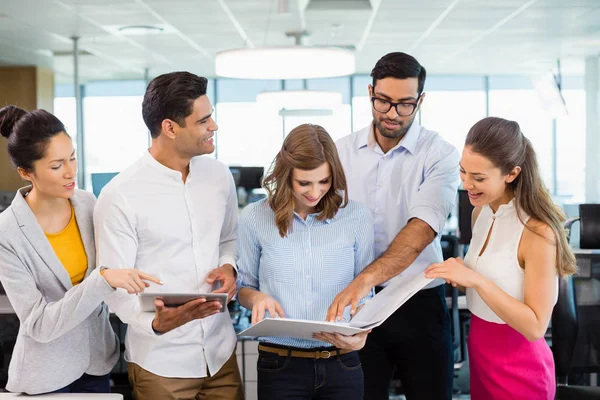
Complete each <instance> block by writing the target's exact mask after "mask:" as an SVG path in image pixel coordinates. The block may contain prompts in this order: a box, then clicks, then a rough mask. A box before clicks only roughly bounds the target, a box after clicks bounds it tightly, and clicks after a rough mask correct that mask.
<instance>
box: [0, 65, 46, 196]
mask: <svg viewBox="0 0 600 400" xmlns="http://www.w3.org/2000/svg"><path fill="white" fill-rule="evenodd" d="M53 100H54V74H53V73H52V72H51V71H49V70H46V69H43V68H37V67H23V66H19V67H2V68H0V107H4V106H5V105H8V104H16V105H17V106H19V107H21V108H24V109H26V110H34V109H36V108H43V109H45V110H48V111H50V112H52V111H53V108H54V107H53ZM6 145H7V142H6V140H5V139H4V138H2V140H1V141H0V191H14V190H16V189H18V188H20V187H22V186H24V185H25V182H24V181H23V180H21V178H20V177H19V175H18V174H17V172H16V171H15V169H14V168H13V166H12V165H11V163H10V159H9V157H8V152H7V150H6Z"/></svg>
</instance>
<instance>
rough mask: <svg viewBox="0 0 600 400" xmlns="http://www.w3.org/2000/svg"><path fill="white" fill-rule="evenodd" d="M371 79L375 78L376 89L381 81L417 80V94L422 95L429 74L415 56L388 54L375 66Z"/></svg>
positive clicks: (400, 53)
mask: <svg viewBox="0 0 600 400" xmlns="http://www.w3.org/2000/svg"><path fill="white" fill-rule="evenodd" d="M371 77H372V78H373V87H375V84H376V83H377V81H378V80H379V79H384V78H396V79H407V78H417V80H418V88H417V92H418V94H419V95H421V93H423V88H424V87H425V78H426V77H427V72H426V71H425V67H423V66H422V65H421V64H419V62H418V61H417V60H416V59H415V58H414V57H413V56H411V55H409V54H406V53H402V52H399V51H398V52H394V53H388V54H386V55H385V56H383V57H381V58H380V59H379V61H377V64H375V67H373V70H372V71H371Z"/></svg>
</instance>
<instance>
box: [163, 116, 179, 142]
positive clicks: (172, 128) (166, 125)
mask: <svg viewBox="0 0 600 400" xmlns="http://www.w3.org/2000/svg"><path fill="white" fill-rule="evenodd" d="M160 127H161V130H162V133H163V134H164V135H165V136H166V137H168V138H169V139H175V138H176V137H177V127H178V124H177V122H175V121H173V120H171V119H163V122H162V123H161V124H160Z"/></svg>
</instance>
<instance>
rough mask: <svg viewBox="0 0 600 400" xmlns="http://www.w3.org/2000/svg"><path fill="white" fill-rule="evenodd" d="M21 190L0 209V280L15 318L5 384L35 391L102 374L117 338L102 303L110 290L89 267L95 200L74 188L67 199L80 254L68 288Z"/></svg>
mask: <svg viewBox="0 0 600 400" xmlns="http://www.w3.org/2000/svg"><path fill="white" fill-rule="evenodd" d="M29 190H31V187H25V188H22V189H21V190H19V191H18V192H17V195H16V196H15V198H14V200H13V202H12V204H11V206H10V207H8V208H7V209H6V210H5V211H4V212H3V213H1V214H0V280H1V281H2V285H3V286H4V289H5V290H6V294H7V295H8V299H9V300H10V303H11V305H12V306H13V308H14V309H15V312H16V313H17V316H18V317H19V320H20V322H21V324H20V328H19V334H18V336H17V342H16V344H15V348H14V350H13V354H12V359H11V361H10V367H9V369H8V383H7V385H6V388H7V389H8V390H10V391H11V392H25V393H29V394H37V393H45V392H51V391H54V390H58V389H60V388H62V387H65V386H67V385H69V384H70V383H72V382H73V381H75V380H76V379H78V378H79V377H80V376H81V375H83V374H84V373H87V374H90V375H105V374H108V373H109V372H110V370H111V369H112V367H113V366H114V365H115V364H116V362H117V360H118V358H119V340H118V338H117V336H116V335H115V334H114V332H113V330H112V327H111V325H110V322H109V320H108V316H109V315H108V308H107V307H106V305H105V304H104V303H103V299H104V297H105V296H106V295H108V294H110V293H112V292H113V291H114V290H115V289H113V288H112V287H111V286H110V285H109V284H108V283H107V282H106V280H105V279H104V278H103V277H102V275H100V274H99V270H98V269H95V268H94V266H95V260H96V250H95V247H94V228H93V226H92V215H93V209H94V204H95V201H96V199H95V198H94V196H93V195H92V194H91V193H88V192H85V191H81V190H76V191H75V195H74V196H73V197H72V198H71V202H72V204H73V208H74V209H75V218H76V220H77V224H78V225H79V230H80V232H81V238H82V239H83V244H84V246H85V251H86V253H87V258H88V269H87V273H86V277H85V279H84V280H83V282H81V283H80V284H79V285H77V286H73V285H72V284H71V279H70V277H69V274H68V272H67V271H66V270H65V268H64V267H63V265H62V264H61V263H60V261H59V259H58V257H57V256H56V253H55V252H54V250H53V249H52V246H51V245H50V243H49V242H48V240H47V239H46V236H45V235H44V232H43V231H42V229H41V227H40V225H39V224H38V222H37V220H36V219H35V216H34V215H33V212H32V211H31V209H30V208H29V205H28V204H27V202H26V201H25V197H24V196H25V194H26V193H27V192H28V191H29Z"/></svg>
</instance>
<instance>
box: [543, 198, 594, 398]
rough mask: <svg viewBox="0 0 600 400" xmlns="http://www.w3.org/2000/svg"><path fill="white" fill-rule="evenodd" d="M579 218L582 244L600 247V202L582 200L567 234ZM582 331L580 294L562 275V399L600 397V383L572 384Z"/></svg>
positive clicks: (558, 317) (555, 332)
mask: <svg viewBox="0 0 600 400" xmlns="http://www.w3.org/2000/svg"><path fill="white" fill-rule="evenodd" d="M576 221H579V222H580V247H581V248H582V249H590V248H592V249H599V248H600V204H580V205H579V217H577V218H572V219H569V220H568V221H567V222H566V223H565V230H566V231H567V238H568V239H570V236H571V227H572V225H573V223H575V222H576ZM578 332H579V319H578V313H577V295H576V292H575V286H574V282H573V277H572V276H570V277H568V278H561V279H560V280H559V285H558V301H557V302H556V305H555V306H554V310H553V311H552V354H553V356H554V364H555V368H556V383H557V388H556V398H557V399H561V400H570V399H578V400H587V399H600V387H596V386H594V387H591V386H569V385H568V375H569V373H570V372H571V367H572V362H573V355H574V353H575V345H576V343H577V337H578Z"/></svg>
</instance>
